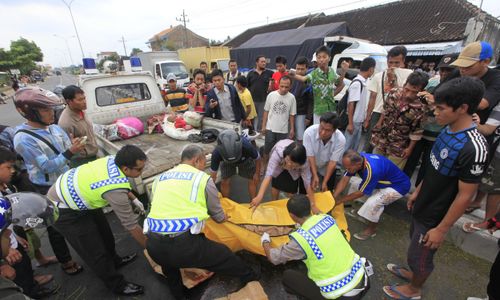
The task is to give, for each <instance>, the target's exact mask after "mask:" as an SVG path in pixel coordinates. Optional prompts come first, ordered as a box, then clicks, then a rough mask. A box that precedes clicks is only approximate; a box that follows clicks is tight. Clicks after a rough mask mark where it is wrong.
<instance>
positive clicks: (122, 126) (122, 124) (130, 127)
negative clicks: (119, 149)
mask: <svg viewBox="0 0 500 300" xmlns="http://www.w3.org/2000/svg"><path fill="white" fill-rule="evenodd" d="M113 123H115V124H116V125H117V126H118V135H119V136H120V137H121V138H122V139H129V138H132V137H134V136H138V135H141V134H142V133H143V132H144V124H143V123H142V121H141V120H140V119H139V118H136V117H125V118H120V119H116V120H115V121H114V122H113Z"/></svg>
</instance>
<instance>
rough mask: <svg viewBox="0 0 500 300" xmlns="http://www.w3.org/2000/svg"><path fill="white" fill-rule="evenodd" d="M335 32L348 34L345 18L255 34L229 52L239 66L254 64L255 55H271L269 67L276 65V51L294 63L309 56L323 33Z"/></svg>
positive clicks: (332, 34) (253, 65) (328, 34)
mask: <svg viewBox="0 0 500 300" xmlns="http://www.w3.org/2000/svg"><path fill="white" fill-rule="evenodd" d="M336 35H344V36H351V34H350V32H349V29H348V28H347V24H346V23H345V22H338V23H329V24H324V25H318V26H311V27H302V28H297V29H288V30H281V31H275V32H268V33H262V34H257V35H255V36H253V37H252V38H251V39H249V40H248V41H246V42H245V43H243V44H242V45H241V46H239V47H238V48H235V49H231V50H230V55H231V58H233V59H236V61H237V62H238V66H239V67H242V68H253V67H255V58H256V57H257V56H258V55H265V56H266V57H267V58H270V63H269V64H268V67H269V68H274V67H275V65H274V58H275V57H276V56H278V55H283V56H285V57H286V58H287V60H288V65H289V66H293V65H294V63H295V60H296V59H297V58H298V57H300V56H305V57H307V59H309V60H310V59H311V57H312V55H313V54H314V52H315V51H316V49H317V48H318V47H319V46H321V45H323V44H324V41H323V39H324V38H325V37H327V36H336Z"/></svg>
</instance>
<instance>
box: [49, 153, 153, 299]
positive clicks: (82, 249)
mask: <svg viewBox="0 0 500 300" xmlns="http://www.w3.org/2000/svg"><path fill="white" fill-rule="evenodd" d="M145 163H146V154H144V152H143V151H142V150H141V149H139V148H138V147H136V146H132V145H126V146H124V147H123V148H121V149H120V150H119V151H118V152H117V153H116V157H113V156H106V157H103V158H100V159H98V160H95V161H93V162H90V163H87V164H85V165H82V166H79V167H77V168H75V169H71V170H69V171H67V172H66V173H64V174H62V175H61V176H59V178H58V179H57V181H56V183H55V184H54V185H53V186H52V187H51V188H50V190H49V192H48V194H47V196H48V197H49V198H50V200H52V201H54V202H55V203H57V205H58V207H59V211H60V217H59V220H58V221H57V222H56V223H55V224H54V226H55V227H56V228H57V229H58V230H59V231H60V232H61V233H62V234H63V235H64V236H65V237H66V239H67V240H68V241H69V243H70V244H71V245H72V246H73V248H74V249H75V251H76V252H77V253H78V254H79V255H80V257H81V258H82V259H83V260H84V261H85V262H86V263H87V265H89V266H90V268H91V269H92V270H93V271H94V272H95V273H96V274H97V276H98V277H99V278H101V279H102V280H103V281H104V283H105V284H106V286H107V287H108V288H109V289H111V290H112V291H113V292H114V293H116V294H119V295H126V296H133V295H139V294H142V293H144V288H143V287H142V286H140V285H137V284H135V283H131V282H127V281H125V279H124V278H123V275H121V274H119V273H118V272H117V271H116V269H117V268H119V267H121V266H123V265H125V264H127V263H129V262H130V261H132V260H133V259H135V257H136V254H135V253H134V254H132V255H127V256H124V257H119V256H118V255H117V254H116V251H115V241H114V237H113V233H112V232H111V228H110V227H109V224H108V222H107V220H106V218H105V216H104V214H103V212H102V209H101V208H103V207H105V206H106V205H108V203H109V204H110V205H111V207H112V208H113V210H114V212H115V213H116V215H117V216H118V218H119V219H120V221H121V223H122V225H123V227H125V229H127V230H128V231H129V232H130V234H131V235H132V237H133V238H134V239H135V240H136V241H137V242H138V243H139V244H140V245H141V246H142V247H145V245H146V237H145V236H144V234H143V233H142V229H141V227H140V226H139V225H138V224H137V218H136V216H135V215H134V213H133V211H132V206H131V203H130V200H129V197H128V193H129V191H130V190H131V186H130V183H129V180H128V178H127V177H131V178H136V177H139V176H140V175H141V173H142V170H143V169H144V165H145ZM134 201H135V202H138V200H134Z"/></svg>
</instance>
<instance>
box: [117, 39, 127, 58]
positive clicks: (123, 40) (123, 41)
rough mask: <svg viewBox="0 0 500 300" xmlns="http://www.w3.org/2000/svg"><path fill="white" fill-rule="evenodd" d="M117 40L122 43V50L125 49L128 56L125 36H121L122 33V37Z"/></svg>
mask: <svg viewBox="0 0 500 300" xmlns="http://www.w3.org/2000/svg"><path fill="white" fill-rule="evenodd" d="M119 42H122V43H123V51H125V56H128V54H127V53H128V52H127V47H126V46H125V38H124V37H123V35H122V39H121V40H119Z"/></svg>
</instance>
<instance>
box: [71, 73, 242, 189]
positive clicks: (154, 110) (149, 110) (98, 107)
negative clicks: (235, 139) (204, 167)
mask: <svg viewBox="0 0 500 300" xmlns="http://www.w3.org/2000/svg"><path fill="white" fill-rule="evenodd" d="M156 84H157V83H156V81H155V79H154V78H153V77H152V76H151V74H149V72H130V73H121V72H118V73H116V74H96V75H82V76H80V78H79V86H80V87H81V88H82V90H83V91H84V92H85V95H86V96H87V110H86V115H87V116H88V117H89V118H90V120H91V121H92V122H93V123H94V124H100V125H108V124H111V123H113V121H114V120H116V119H117V118H121V117H128V116H133V117H137V118H139V119H141V120H142V121H143V122H145V121H146V120H147V119H148V118H149V117H150V116H153V115H158V114H161V113H164V112H166V108H165V104H164V101H163V99H162V96H161V94H160V91H159V89H158V88H157V86H156ZM202 128H204V129H206V128H215V129H218V130H219V131H222V130H224V129H235V130H238V131H240V130H241V127H240V125H239V124H236V123H232V122H226V121H222V120H214V119H211V118H204V119H203V122H202ZM96 139H97V144H98V147H99V150H100V151H101V152H102V153H103V154H105V155H114V154H116V153H117V152H118V150H119V149H121V148H122V147H123V146H124V145H127V144H128V145H135V146H138V147H139V148H141V149H142V150H143V151H144V152H145V153H146V155H147V158H148V159H147V162H146V166H145V168H144V171H143V173H142V175H141V177H139V178H134V179H132V178H131V179H130V182H131V185H132V187H133V189H134V190H135V191H136V192H137V193H138V194H139V195H147V196H148V197H149V196H150V191H151V186H152V183H153V180H154V178H155V176H156V175H158V174H160V173H162V172H164V171H166V170H168V169H171V168H173V167H174V166H176V165H177V164H179V162H180V153H181V152H182V149H183V147H184V146H186V145H188V144H190V143H191V142H189V141H181V140H175V139H172V138H170V137H168V136H167V135H165V134H160V133H153V134H148V133H147V132H145V133H143V134H141V135H139V136H136V137H133V138H130V139H126V140H118V141H109V140H107V139H106V138H105V137H104V136H101V135H100V134H99V133H98V132H96ZM200 146H202V147H203V148H204V150H205V154H206V155H207V158H210V156H211V153H212V151H213V149H214V148H215V146H216V143H215V142H212V143H208V144H202V143H200ZM208 161H210V160H209V159H208Z"/></svg>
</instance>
